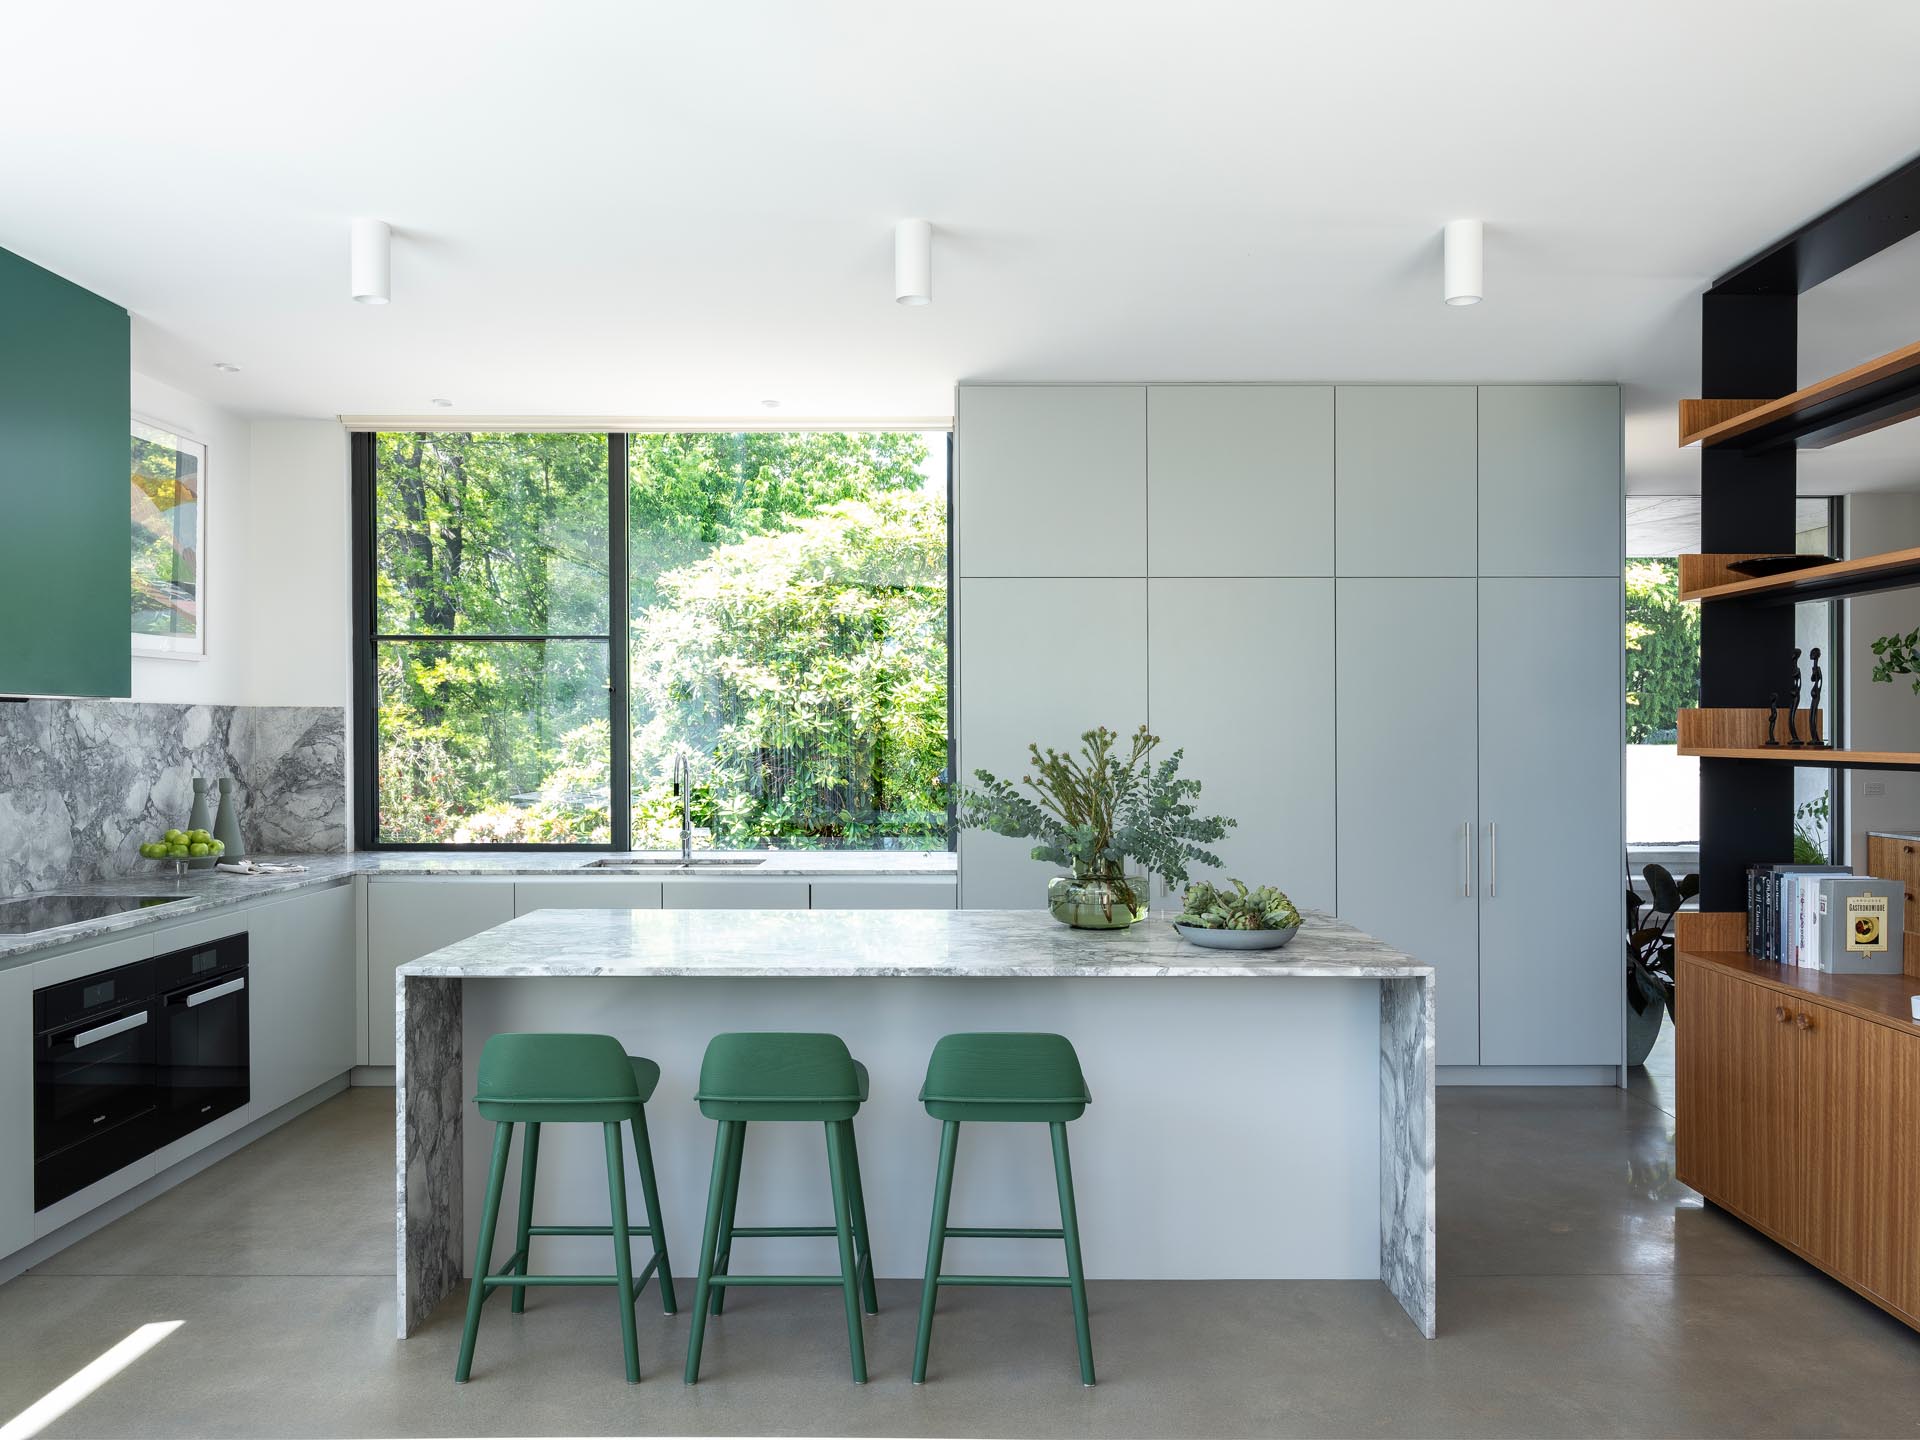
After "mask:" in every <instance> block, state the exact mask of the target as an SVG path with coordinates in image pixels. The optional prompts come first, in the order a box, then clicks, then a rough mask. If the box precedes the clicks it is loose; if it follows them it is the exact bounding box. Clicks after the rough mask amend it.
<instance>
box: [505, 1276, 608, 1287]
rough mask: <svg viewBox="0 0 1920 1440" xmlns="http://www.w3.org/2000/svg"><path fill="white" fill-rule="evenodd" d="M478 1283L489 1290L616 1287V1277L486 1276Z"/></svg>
mask: <svg viewBox="0 0 1920 1440" xmlns="http://www.w3.org/2000/svg"><path fill="white" fill-rule="evenodd" d="M480 1283H481V1284H482V1285H484V1286H486V1287H487V1289H489V1290H494V1289H502V1290H517V1289H519V1288H520V1287H521V1286H523V1285H618V1284H619V1283H620V1277H619V1276H618V1275H488V1276H486V1277H484V1278H483V1279H482V1280H481V1281H480Z"/></svg>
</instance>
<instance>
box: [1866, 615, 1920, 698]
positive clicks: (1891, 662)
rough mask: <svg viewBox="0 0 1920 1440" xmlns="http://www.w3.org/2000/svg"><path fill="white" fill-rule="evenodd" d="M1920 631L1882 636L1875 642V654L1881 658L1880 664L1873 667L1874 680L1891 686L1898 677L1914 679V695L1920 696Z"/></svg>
mask: <svg viewBox="0 0 1920 1440" xmlns="http://www.w3.org/2000/svg"><path fill="white" fill-rule="evenodd" d="M1916 646H1920V630H1909V631H1908V632H1907V633H1906V634H1904V635H1882V636H1881V637H1880V638H1879V639H1878V640H1875V641H1874V642H1873V653H1874V654H1875V655H1878V656H1879V657H1880V662H1879V664H1877V665H1875V666H1874V667H1873V678H1874V680H1875V681H1876V682H1877V683H1878V684H1881V685H1891V684H1892V683H1893V677H1894V676H1896V675H1911V676H1913V677H1914V682H1913V693H1914V694H1916V695H1920V650H1916V648H1915V647H1916Z"/></svg>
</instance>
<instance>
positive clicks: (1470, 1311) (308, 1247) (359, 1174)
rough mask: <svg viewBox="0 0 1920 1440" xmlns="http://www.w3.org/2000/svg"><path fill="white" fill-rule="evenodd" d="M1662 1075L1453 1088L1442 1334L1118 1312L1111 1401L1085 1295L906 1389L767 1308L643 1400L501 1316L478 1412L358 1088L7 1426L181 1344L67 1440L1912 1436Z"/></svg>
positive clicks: (1893, 1344) (1013, 1295) (1894, 1362)
mask: <svg viewBox="0 0 1920 1440" xmlns="http://www.w3.org/2000/svg"><path fill="white" fill-rule="evenodd" d="M1636 1083H1637V1087H1638V1088H1636V1089H1635V1090H1633V1091H1628V1092H1622V1091H1614V1090H1533V1091H1514V1090H1451V1091H1443V1092H1442V1096H1441V1109H1440V1136H1439V1154H1440V1217H1441V1248H1440V1277H1441V1289H1440V1323H1441V1335H1440V1338H1439V1339H1437V1340H1433V1341H1427V1340H1423V1339H1421V1338H1420V1336H1419V1335H1418V1334H1417V1333H1416V1332H1415V1331H1414V1329H1413V1327H1412V1326H1411V1324H1409V1323H1408V1321H1407V1319H1406V1317H1405V1316H1404V1315H1403V1314H1402V1313H1401V1312H1400V1309H1399V1307H1398V1306H1397V1305H1396V1304H1395V1303H1394V1302H1393V1300H1392V1299H1390V1298H1389V1297H1388V1296H1387V1294H1386V1292H1385V1291H1384V1290H1383V1289H1382V1288H1381V1287H1380V1286H1378V1285H1376V1284H1373V1283H1371V1282H1366V1283H1355V1282H1311V1283H1305V1282H1295V1283H1252V1282H1242V1283H1234V1284H1197V1283H1195V1284H1185V1283H1182V1284H1167V1283H1160V1284H1134V1283H1107V1284H1100V1285H1096V1286H1095V1287H1093V1295H1092V1303H1093V1332H1094V1343H1095V1348H1096V1353H1097V1356H1098V1360H1099V1365H1100V1376H1101V1383H1100V1384H1099V1386H1097V1387H1096V1388H1094V1389H1091V1390H1088V1389H1083V1388H1082V1387H1081V1386H1080V1384H1079V1383H1078V1378H1077V1374H1076V1371H1075V1366H1074V1359H1073V1329H1072V1324H1071V1322H1070V1319H1069V1316H1068V1310H1067V1300H1066V1296H1065V1295H1064V1294H1063V1293H1061V1292H1058V1291H985V1290H972V1291H967V1290H963V1291H957V1292H953V1293H952V1294H951V1296H950V1297H948V1298H943V1300H942V1308H941V1320H940V1326H939V1329H938V1331H937V1332H936V1343H935V1349H934V1364H933V1370H932V1374H931V1376H930V1380H929V1383H928V1384H927V1385H925V1386H923V1387H918V1388H916V1387H915V1386H913V1385H912V1384H910V1383H909V1381H908V1378H907V1374H908V1369H909V1366H910V1363H911V1357H912V1345H913V1307H914V1304H915V1299H916V1289H917V1287H915V1286H913V1285H910V1284H904V1283H894V1284H886V1285H883V1286H882V1290H881V1303H882V1307H883V1312H884V1313H883V1314H882V1315H881V1316H880V1318H879V1319H877V1320H872V1321H869V1322H868V1326H869V1328H868V1337H869V1347H870V1353H871V1365H872V1374H873V1379H872V1383H870V1384H868V1385H867V1386H865V1387H855V1386H853V1385H851V1384H849V1383H848V1381H847V1378H846V1353H845V1347H846V1337H845V1332H844V1329H843V1322H842V1320H841V1315H840V1310H839V1307H838V1304H837V1301H836V1298H835V1297H834V1296H833V1295H832V1294H830V1293H822V1292H820V1291H769V1290H754V1291H745V1292H741V1293H740V1294H739V1295H737V1296H736V1297H735V1299H734V1301H733V1303H732V1308H731V1309H730V1310H729V1312H728V1313H727V1315H726V1316H725V1317H724V1318H723V1319H721V1320H719V1321H716V1322H715V1324H714V1329H713V1332H712V1337H711V1338H710V1339H709V1341H708V1343H707V1351H706V1353H707V1367H706V1371H705V1375H704V1378H703V1380H702V1383H701V1384H700V1385H699V1386H698V1387H696V1388H693V1389H688V1388H687V1387H685V1386H683V1385H682V1384H681V1383H680V1381H679V1368H680V1364H681V1362H682V1358H683V1356H684V1353H685V1343H686V1324H687V1322H686V1320H685V1318H684V1316H682V1318H679V1319H667V1318H664V1317H662V1316H661V1315H660V1314H659V1313H658V1311H657V1310H654V1309H652V1308H651V1306H650V1305H648V1304H643V1305H642V1307H641V1330H640V1334H641V1363H642V1367H643V1372H644V1374H645V1376H646V1380H645V1383H643V1384H641V1385H640V1386H638V1387H637V1388H629V1387H628V1386H627V1385H626V1384H625V1383H623V1381H622V1378H621V1372H620V1359H619V1342H618V1327H617V1324H616V1322H615V1319H614V1316H613V1312H612V1311H611V1309H610V1308H609V1304H608V1296H607V1292H605V1291H604V1290H601V1291H573V1292H548V1293H545V1294H540V1295H538V1296H537V1297H536V1298H535V1299H534V1301H533V1302H532V1303H531V1304H530V1306H529V1309H528V1312H527V1314H526V1315H524V1316H520V1317H512V1316H509V1315H508V1313H507V1312H506V1309H505V1307H504V1306H501V1305H499V1304H498V1302H496V1303H495V1305H493V1306H489V1307H488V1314H487V1317H486V1323H485V1324H484V1325H483V1327H482V1330H481V1339H480V1350H479V1357H478V1360H477V1363H476V1366H475V1371H474V1379H473V1382H472V1383H471V1384H468V1385H465V1386H460V1387H456V1386H455V1385H454V1384H453V1383H452V1380H451V1371H452V1368H453V1355H454V1349H455V1347H456V1345H457V1343H458V1337H459V1322H460V1313H459V1304H458V1302H457V1301H450V1302H448V1304H447V1305H445V1306H443V1307H442V1309H441V1310H440V1312H439V1313H438V1314H437V1316H436V1317H435V1319H434V1322H433V1324H432V1325H431V1327H430V1328H429V1329H428V1330H427V1331H426V1332H425V1333H424V1334H422V1335H420V1336H418V1337H416V1338H414V1339H412V1340H408V1341H406V1342H404V1343H402V1342H396V1341H395V1340H394V1339H393V1338H392V1336H393V1313H392V1306H393V1299H392V1296H393V1280H392V1264H393V1229H392V1219H391V1215H392V1195H393V1186H392V1169H391V1165H392V1160H391V1157H392V1153H393V1148H392V1147H393V1132H392V1122H391V1107H392V1094H391V1092H390V1091H380V1090H360V1091H350V1092H348V1093H347V1094H345V1095H343V1096H340V1097H339V1098H337V1099H335V1100H332V1101H329V1102H327V1103H326V1104H325V1105H322V1106H320V1107H319V1108H318V1109H316V1110H314V1111H312V1112H311V1113H309V1114H308V1115H306V1116H304V1117H302V1118H301V1119H300V1120H298V1121H296V1122H295V1123H294V1124H292V1125H291V1126H289V1127H287V1128H286V1129H284V1130H281V1131H279V1132H277V1133H275V1134H274V1135H271V1136H269V1137H267V1138H266V1139H264V1140H262V1141H260V1142H258V1143H257V1144H255V1145H253V1146H251V1147H250V1148H248V1149H247V1150H245V1151H243V1152H241V1153H240V1154H238V1155H236V1156H234V1157H232V1158H231V1159H228V1160H226V1161H224V1162H222V1163H221V1164H220V1165H218V1166H215V1167H214V1168H212V1169H210V1170H209V1171H207V1172H206V1173H205V1174H203V1175H201V1176H199V1177H198V1178H196V1179H194V1180H193V1181H191V1182H189V1183H188V1184H186V1185H184V1186H182V1187H180V1188H179V1189H177V1190H174V1191H172V1192H170V1193H169V1194H167V1195H165V1196H162V1197H161V1198H159V1199H157V1200H155V1201H153V1202H151V1203H150V1204H148V1205H146V1206H144V1207H143V1208H141V1209H140V1210H138V1211H136V1212H134V1213H133V1214H131V1215H129V1216H127V1217H125V1218H124V1219H122V1220H120V1221H117V1222H116V1223H114V1224H113V1225H111V1226H109V1227H108V1228H106V1229H104V1230H102V1231H101V1232H100V1233H99V1234H97V1235H95V1236H93V1237H91V1238H89V1239H88V1240H86V1241H84V1242H82V1243H81V1244H79V1245H77V1246H75V1247H73V1248H72V1249H70V1250H68V1251H66V1252H64V1253H62V1254H61V1255H59V1256H58V1257H56V1258H54V1259H53V1260H51V1261H49V1262H48V1263H46V1264H44V1265H41V1266H39V1267H38V1268H36V1269H34V1270H32V1271H30V1272H29V1273H27V1274H25V1275H23V1276H21V1277H19V1278H18V1279H16V1280H14V1281H12V1282H11V1283H9V1284H7V1285H5V1286H0V1417H7V1416H11V1415H13V1414H15V1412H17V1411H19V1410H21V1409H22V1408H23V1407H25V1406H27V1405H28V1404H30V1403H31V1402H33V1401H34V1400H36V1399H37V1398H38V1397H40V1396H41V1395H42V1394H43V1393H45V1392H46V1391H48V1390H50V1389H51V1388H52V1387H54V1386H55V1385H56V1384H58V1383H59V1382H60V1381H61V1380H63V1379H65V1378H66V1377H67V1376H69V1375H72V1374H73V1373H75V1372H76V1371H78V1370H80V1369H81V1368H82V1367H83V1366H85V1365H86V1364H87V1363H88V1362H89V1361H91V1360H93V1359H94V1358H95V1357H96V1356H99V1355H100V1354H101V1353H102V1352H104V1351H106V1350H107V1349H108V1348H109V1347H111V1346H113V1345H114V1344H115V1343H116V1342H118V1341H120V1340H121V1339H122V1338H123V1337H125V1336H127V1335H128V1334H129V1332H131V1331H133V1330H134V1329H135V1328H136V1327H138V1326H140V1325H142V1324H146V1323H148V1322H153V1321H179V1322H182V1323H181V1324H180V1326H179V1328H178V1329H177V1330H175V1331H174V1332H173V1333H172V1334H171V1335H170V1336H169V1337H168V1338H166V1339H164V1340H162V1341H161V1342H160V1343H159V1344H158V1345H157V1346H156V1347H155V1348H154V1349H153V1350H151V1351H150V1352H149V1353H148V1354H146V1355H145V1356H144V1357H143V1358H141V1359H139V1360H137V1361H135V1362H134V1363H133V1364H132V1365H131V1366H130V1367H128V1368H127V1369H126V1370H124V1371H123V1372H122V1373H121V1374H119V1375H118V1376H117V1377H116V1378H114V1379H112V1380H110V1381H108V1382H107V1383H105V1384H104V1385H102V1386H101V1387H99V1388H98V1389H97V1390H95V1391H94V1392H93V1393H92V1394H90V1395H89V1396H87V1397H86V1398H85V1399H83V1400H81V1401H80V1402H79V1403H78V1404H77V1405H76V1406H75V1407H74V1408H72V1409H71V1410H69V1411H68V1412H67V1413H66V1414H65V1415H64V1416H62V1417H61V1418H59V1419H58V1420H56V1421H54V1422H53V1423H52V1424H51V1425H49V1426H48V1427H47V1428H46V1429H45V1430H44V1431H43V1432H42V1433H44V1434H47V1435H50V1436H61V1435H87V1436H173V1435H193V1436H211V1435H259V1436H266V1435H329V1436H349V1435H351V1436H359V1435H389V1436H412V1435H594V1434H648V1433H653V1434H660V1433H665V1434H709V1433H710V1434H749V1435H815V1434H832V1435H868V1434H874V1435H903V1436H905V1435H943V1436H944V1435H979V1436H1001V1435H1032V1436H1051V1435H1113V1436H1147V1435H1164V1436H1188V1435H1193V1436H1201V1435H1205V1436H1213V1435H1219V1436H1229V1435H1261V1436H1265V1435H1314V1436H1341V1435H1417V1436H1443V1435H1515V1436H1547V1435H1579V1436H1597V1435H1689V1436H1692V1435H1729V1436H1735V1435H1737V1436H1762V1435H1819V1436H1828V1435H1912V1434H1914V1433H1915V1431H1916V1428H1920V1336H1916V1335H1915V1334H1913V1333H1912V1332H1910V1331H1908V1330H1906V1329H1905V1328H1903V1327H1901V1326H1900V1325H1897V1324H1896V1323H1894V1322H1893V1321H1892V1320H1890V1319H1888V1318H1887V1317H1886V1316H1884V1315H1882V1314H1881V1313H1880V1312H1879V1311H1877V1310H1875V1309H1874V1308H1873V1307H1872V1306H1870V1305H1868V1304H1867V1303H1866V1302H1864V1301H1862V1300H1860V1299H1858V1298H1857V1297H1855V1296H1854V1295H1852V1294H1851V1293H1849V1292H1848V1291H1846V1290H1845V1289H1843V1288H1842V1287H1840V1286H1839V1285H1837V1284H1834V1283H1833V1282H1831V1281H1829V1280H1827V1279H1826V1278H1825V1277H1823V1276H1821V1275H1819V1274H1817V1273H1816V1272H1814V1271H1813V1270H1811V1269H1809V1268H1807V1267H1806V1266H1804V1265H1802V1264H1801V1263H1800V1262H1799V1261H1797V1260H1795V1259H1793V1258H1792V1257H1791V1256H1789V1255H1787V1254H1786V1253H1785V1252H1783V1251H1781V1250H1779V1249H1778V1248H1776V1247H1775V1246H1773V1245H1771V1244H1769V1243H1768V1242H1766V1241H1764V1240H1762V1239H1760V1238H1759V1237H1758V1236H1757V1235H1755V1234H1753V1233H1752V1232H1751V1231H1749V1230H1747V1229H1746V1228H1745V1227H1743V1226H1742V1225H1740V1224H1739V1223H1738V1222H1736V1221H1734V1220H1731V1219H1729V1218H1728V1217H1727V1216H1725V1215H1723V1214H1721V1213H1718V1212H1716V1211H1713V1210H1710V1209H1704V1208H1702V1205H1701V1201H1700V1199H1699V1197H1698V1196H1696V1195H1694V1194H1693V1193H1692V1192H1691V1191H1689V1190H1687V1189H1685V1188H1684V1187H1682V1186H1681V1185H1679V1184H1678V1183H1677V1182H1676V1181H1675V1180H1674V1178H1673V1171H1672V1165H1673V1145H1672V1129H1673V1125H1672V1118H1671V1116H1670V1115H1669V1114H1668V1113H1667V1112H1666V1110H1664V1109H1663V1108H1661V1105H1662V1101H1663V1099H1664V1095H1670V1093H1671V1088H1670V1082H1669V1083H1668V1088H1667V1090H1666V1091H1665V1092H1664V1094H1663V1092H1662V1090H1661V1088H1660V1087H1661V1081H1660V1078H1659V1076H1658V1074H1657V1066H1656V1067H1655V1071H1654V1072H1653V1073H1651V1074H1650V1075H1649V1076H1646V1077H1636ZM1299 1183H1300V1184H1301V1185H1311V1184H1312V1183H1313V1177H1312V1176H1311V1175H1303V1176H1301V1177H1300V1178H1299ZM1082 1199H1083V1203H1087V1204H1097V1203H1098V1198H1097V1197H1092V1196H1083V1197H1082ZM1274 1215H1275V1221H1276V1223H1280V1224H1284V1223H1285V1216H1286V1196H1285V1195H1284V1194H1282V1195H1276V1196H1275V1197H1274Z"/></svg>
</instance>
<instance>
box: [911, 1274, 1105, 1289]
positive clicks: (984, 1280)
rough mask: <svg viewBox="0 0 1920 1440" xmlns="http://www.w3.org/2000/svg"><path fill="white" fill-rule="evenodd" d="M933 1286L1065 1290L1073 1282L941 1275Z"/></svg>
mask: <svg viewBox="0 0 1920 1440" xmlns="http://www.w3.org/2000/svg"><path fill="white" fill-rule="evenodd" d="M933 1283H934V1284H935V1285H1017V1286H1023V1287H1024V1286H1037V1287H1043V1288H1047V1289H1054V1288H1058V1289H1063V1290H1064V1289H1065V1288H1066V1287H1067V1286H1069V1285H1071V1284H1072V1283H1073V1282H1072V1281H1071V1280H1069V1279H1068V1278H1067V1277H1066V1276H1065V1275H941V1276H937V1277H936V1278H935V1279H934V1282H933Z"/></svg>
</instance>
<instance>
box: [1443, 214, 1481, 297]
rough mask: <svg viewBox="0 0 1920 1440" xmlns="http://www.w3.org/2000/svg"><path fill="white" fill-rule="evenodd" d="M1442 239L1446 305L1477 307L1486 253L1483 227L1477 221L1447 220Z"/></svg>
mask: <svg viewBox="0 0 1920 1440" xmlns="http://www.w3.org/2000/svg"><path fill="white" fill-rule="evenodd" d="M1445 236H1446V252H1447V261H1446V272H1447V304H1449V305H1478V304H1479V303H1480V296H1481V279H1482V275H1481V272H1482V270H1483V268H1484V267H1483V265H1482V261H1483V259H1484V257H1485V251H1486V233H1485V227H1484V226H1483V225H1482V224H1481V222H1480V221H1478V220H1449V221H1448V222H1447V228H1446V232H1445Z"/></svg>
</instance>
